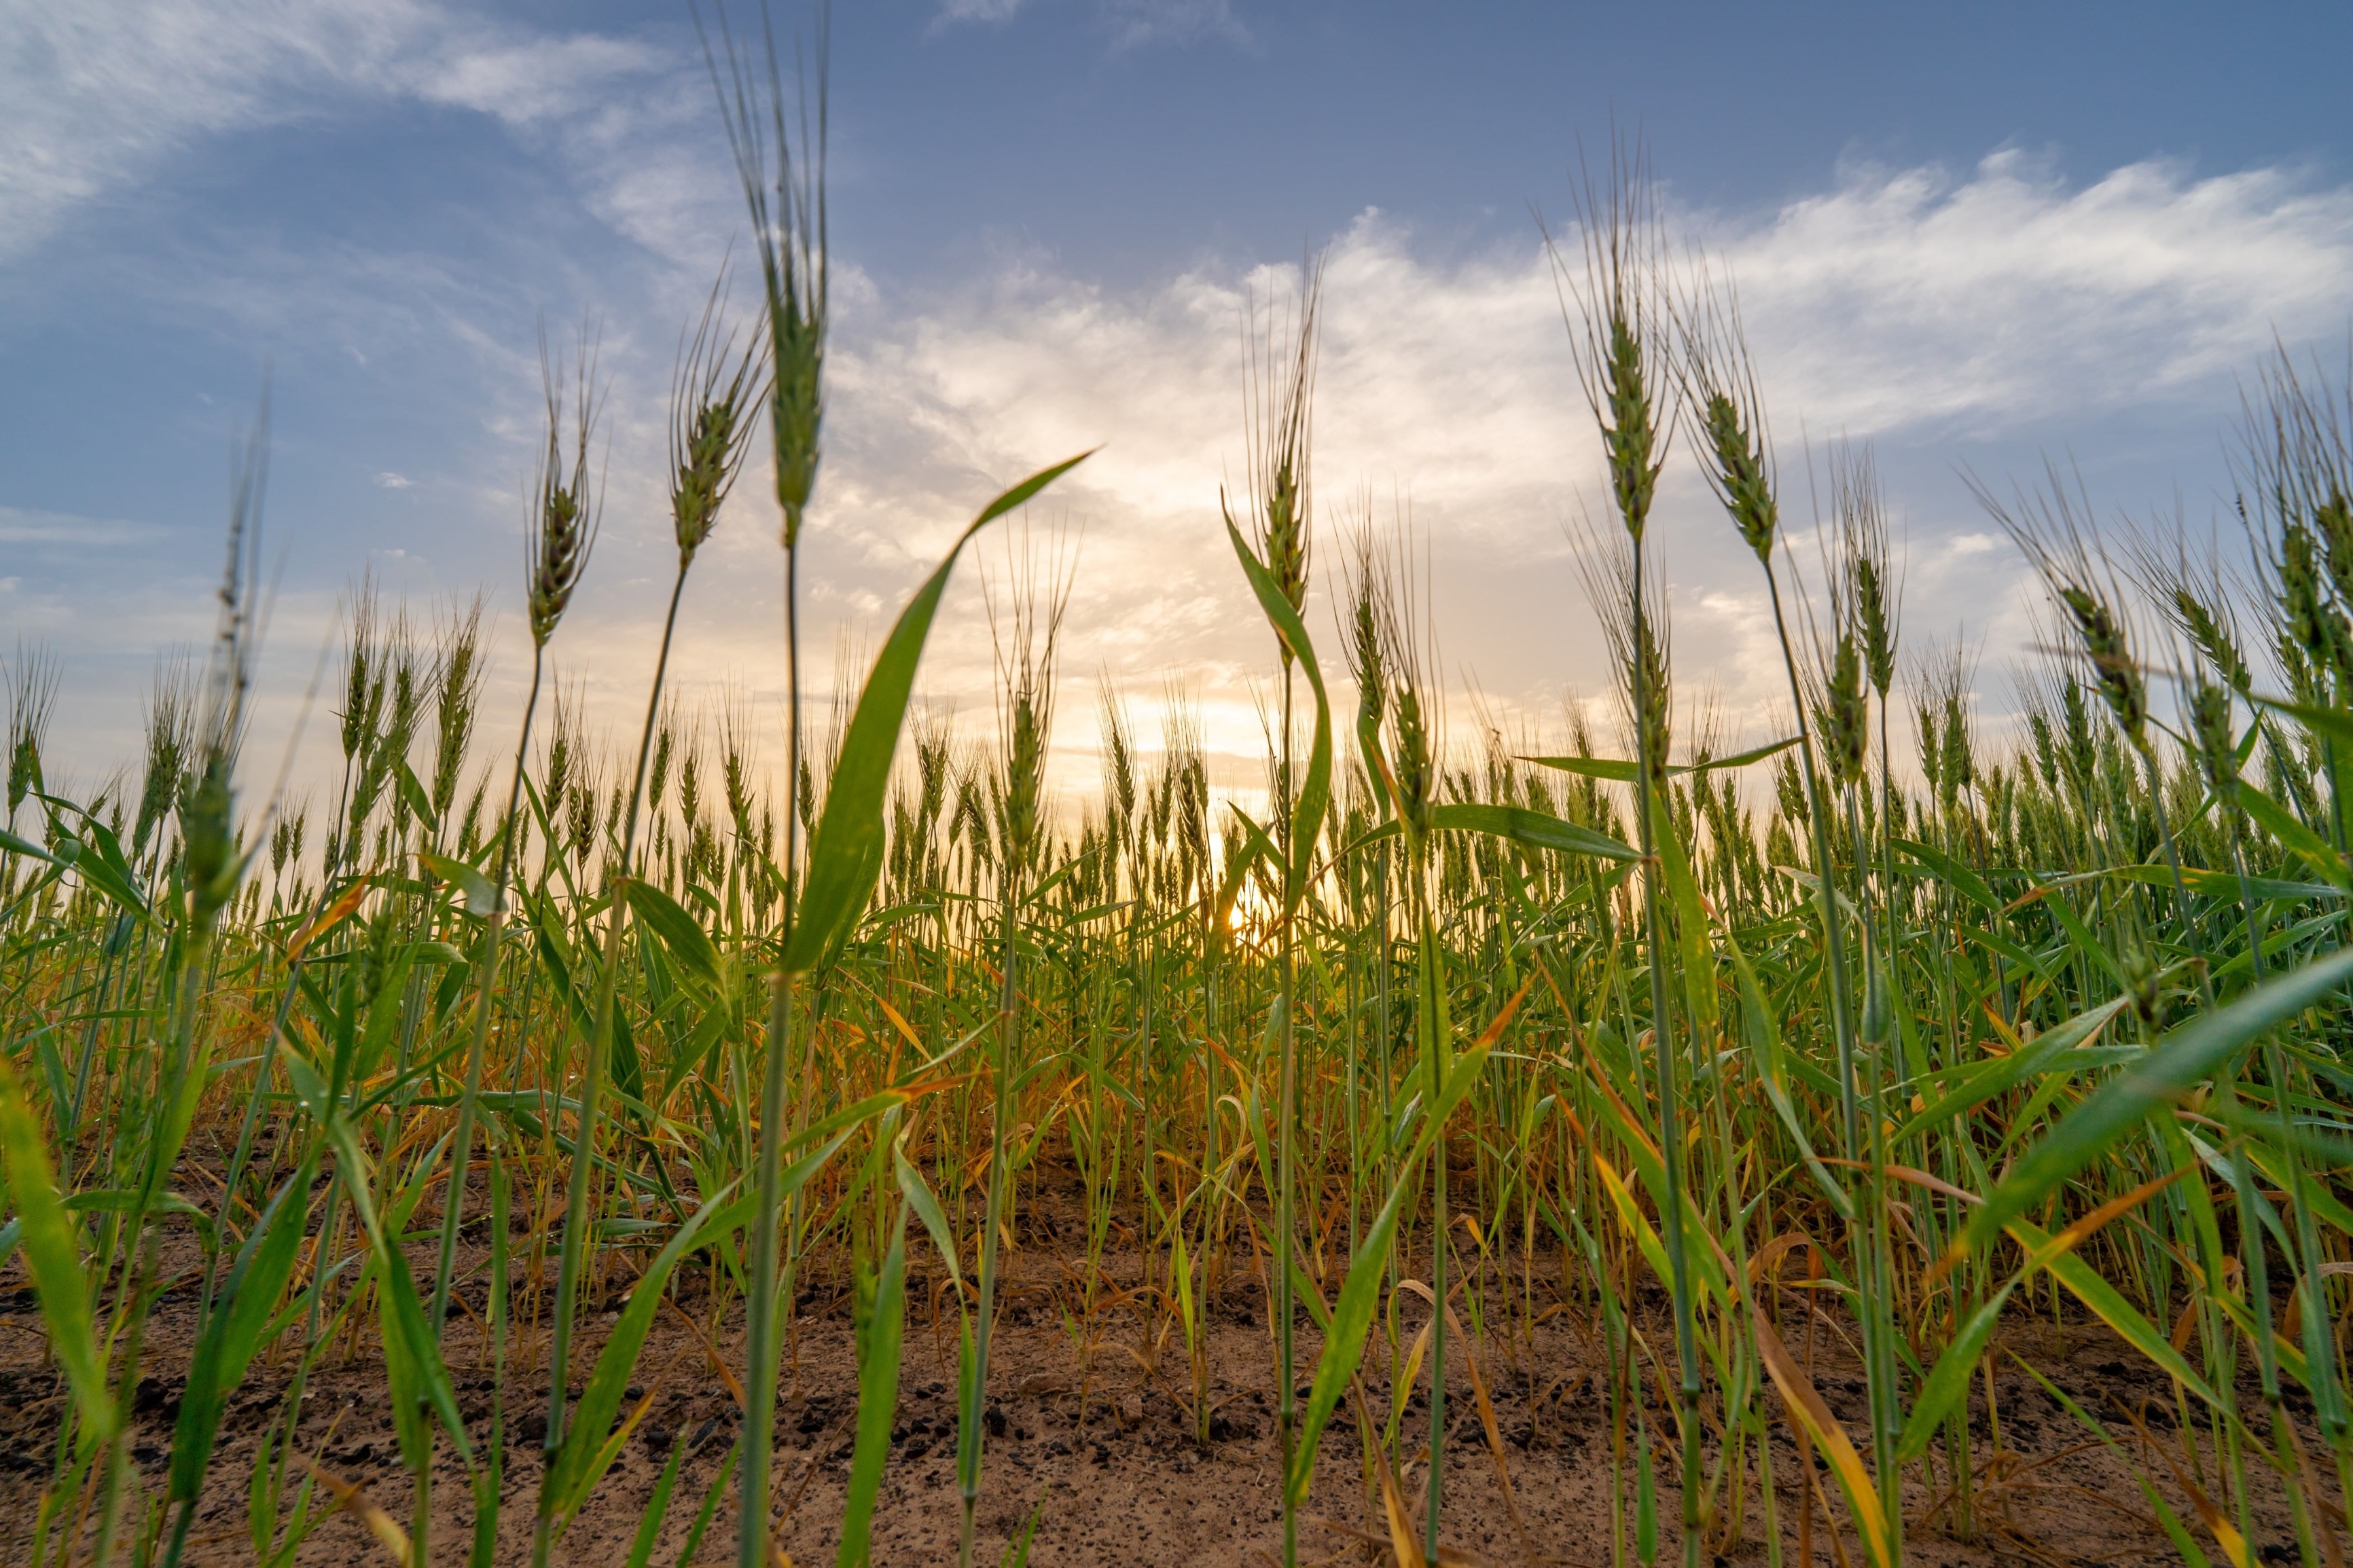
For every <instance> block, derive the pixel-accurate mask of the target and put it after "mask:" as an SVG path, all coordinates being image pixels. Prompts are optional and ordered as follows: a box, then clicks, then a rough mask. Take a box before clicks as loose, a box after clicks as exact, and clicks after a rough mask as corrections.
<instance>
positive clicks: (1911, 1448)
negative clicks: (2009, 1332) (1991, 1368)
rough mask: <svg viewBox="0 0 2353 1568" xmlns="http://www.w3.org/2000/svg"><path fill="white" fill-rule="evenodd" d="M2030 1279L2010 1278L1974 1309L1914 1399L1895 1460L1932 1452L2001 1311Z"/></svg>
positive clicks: (1965, 1392)
mask: <svg viewBox="0 0 2353 1568" xmlns="http://www.w3.org/2000/svg"><path fill="white" fill-rule="evenodd" d="M2025 1278H2026V1275H2025V1274H2024V1273H2023V1272H2021V1273H2018V1274H2014V1275H2012V1276H2011V1277H2010V1281H2009V1283H2008V1284H2005V1285H2004V1286H2003V1287H2002V1288H2001V1289H2000V1290H1997V1291H1995V1292H1994V1294H1993V1296H1992V1297H1991V1298H1990V1299H1989V1300H1987V1301H1986V1302H1985V1303H1984V1304H1983V1305H1981V1306H1979V1307H1978V1310H1976V1311H1974V1312H1971V1313H1970V1314H1969V1317H1968V1321H1967V1322H1965V1323H1963V1324H1962V1325H1961V1331H1960V1332H1959V1333H1957V1334H1955V1335H1954V1336H1953V1342H1952V1343H1950V1344H1948V1345H1947V1346H1946V1347H1945V1353H1944V1354H1942V1355H1940V1356H1938V1357H1937V1358H1936V1365H1935V1366H1934V1367H1932V1368H1931V1369H1929V1373H1928V1378H1927V1381H1926V1383H1923V1384H1921V1385H1920V1394H1919V1397H1918V1398H1917V1399H1915V1400H1914V1401H1913V1404H1912V1414H1911V1415H1910V1416H1909V1417H1907V1418H1906V1419H1905V1423H1904V1435H1903V1436H1901V1437H1900V1438H1898V1439H1897V1440H1896V1444H1895V1459H1896V1462H1897V1463H1898V1464H1904V1465H1908V1464H1910V1463H1911V1462H1912V1461H1913V1460H1915V1459H1916V1458H1919V1457H1920V1456H1921V1455H1922V1454H1925V1453H1926V1452H1927V1451H1928V1443H1929V1441H1930V1439H1932V1438H1933V1437H1935V1436H1936V1429H1937V1428H1938V1427H1939V1426H1943V1425H1944V1424H1945V1417H1946V1416H1947V1415H1951V1414H1952V1412H1953V1409H1954V1407H1955V1406H1956V1405H1959V1404H1960V1403H1961V1402H1962V1401H1963V1400H1965V1399H1967V1398H1968V1395H1969V1378H1970V1376H1971V1374H1973V1373H1975V1372H1976V1371H1977V1367H1978V1360H1979V1358H1981V1357H1982V1356H1983V1355H1984V1354H1985V1348H1986V1341H1987V1340H1988V1339H1989V1338H1991V1337H1992V1334H1993V1330H1994V1325H1995V1324H1996V1323H1997V1322H1999V1321H2000V1320H2001V1310H2002V1308H2003V1307H2004V1306H2005V1305H2006V1304H2007V1303H2008V1302H2009V1300H2010V1292H2011V1291H2012V1290H2015V1289H2018V1285H2019V1282H2020V1281H2021V1280H2022V1279H2025Z"/></svg>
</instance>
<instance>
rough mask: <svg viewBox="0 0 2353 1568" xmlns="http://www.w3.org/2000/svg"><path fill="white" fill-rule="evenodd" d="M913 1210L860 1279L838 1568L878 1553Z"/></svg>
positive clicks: (858, 1565) (903, 1212)
mask: <svg viewBox="0 0 2353 1568" xmlns="http://www.w3.org/2000/svg"><path fill="white" fill-rule="evenodd" d="M907 1208H908V1205H906V1204H903V1203H902V1204H901V1205H899V1217H898V1221H897V1223H896V1224H895V1225H893V1226H892V1229H891V1247H890V1250H889V1251H888V1252H886V1253H884V1254H883V1258H882V1268H881V1274H880V1276H879V1277H877V1278H876V1279H872V1280H871V1281H867V1280H860V1284H861V1285H864V1286H867V1287H868V1289H867V1290H864V1291H861V1292H860V1294H861V1295H868V1296H869V1300H867V1301H865V1302H863V1303H861V1305H862V1306H863V1309H864V1310H862V1311H860V1313H859V1319H860V1321H859V1322H858V1324H857V1335H858V1436H857V1441H856V1446H855V1447H854V1448H853V1449H852V1451H851V1454H850V1459H849V1490H848V1491H847V1492H846V1493H844V1495H843V1497H842V1503H841V1510H842V1512H841V1547H840V1550H839V1552H836V1553H835V1554H834V1562H835V1563H836V1564H837V1565H838V1568H865V1564H866V1563H867V1562H868V1561H869V1559H870V1558H871V1554H872V1532H873V1526H874V1503H875V1500H876V1499H877V1498H879V1497H880V1496H881V1491H882V1468H883V1467H884V1466H885V1465H887V1464H889V1463H890V1462H891V1424H892V1421H894V1420H895V1419H897V1417H898V1413H899V1348H900V1341H901V1338H902V1335H903V1334H904V1333H905V1331H906V1327H907Z"/></svg>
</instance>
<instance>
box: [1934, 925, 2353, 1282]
mask: <svg viewBox="0 0 2353 1568" xmlns="http://www.w3.org/2000/svg"><path fill="white" fill-rule="evenodd" d="M2348 980H2353V948H2343V949H2339V950H2338V951H2337V952H2333V953H2331V954H2329V955H2328V956H2327V957H2326V958H2322V959H2317V960H2316V961H2314V962H2313V963H2307V964H2306V965H2305V966H2304V967H2303V968H2301V969H2297V970H2294V971H2292V972H2290V973H2286V974H2283V975H2281V976H2279V977H2278V978H2277V979H2274V980H2271V981H2267V982H2265V983H2264V984H2262V985H2259V986H2257V987H2255V988H2254V989H2253V990H2252V991H2249V992H2247V993H2246V994H2244V995H2242V996H2241V997H2239V999H2238V1000H2236V1001H2234V1002H2232V1003H2231V1004H2230V1005H2228V1006H2225V1007H2221V1008H2218V1009H2216V1010H2215V1011H2213V1012H2211V1013H2204V1014H2200V1016H2197V1017H2195V1018H2192V1019H2191V1020H2190V1021H2189V1023H2187V1024H2184V1025H2183V1026H2180V1027H2179V1028H2178V1029H2175V1030H2173V1031H2172V1032H2171V1033H2170V1034H2168V1035H2167V1036H2166V1037H2165V1038H2164V1039H2163V1040H2162V1041H2160V1042H2158V1046H2157V1047H2156V1048H2155V1049H2154V1050H2152V1051H2150V1052H2149V1054H2148V1056H2147V1058H2145V1059H2143V1060H2142V1061H2141V1062H2140V1064H2139V1065H2138V1066H2137V1067H2133V1068H2127V1069H2126V1070H2125V1071H2124V1072H2122V1073H2120V1074H2118V1075H2117V1076H2116V1078H2115V1079H2111V1080H2110V1081H2109V1082H2108V1083H2107V1084H2105V1085H2104V1086H2103V1087H2102V1088H2100V1089H2098V1090H2096V1091H2095V1092H2094V1094H2093V1095H2092V1096H2091V1098H2090V1099H2088V1100H2084V1103H2083V1104H2082V1105H2080V1106H2078V1107H2076V1108H2075V1110H2073V1112H2072V1113H2071V1114H2069V1115H2068V1116H2067V1117H2066V1119H2065V1120H2063V1121H2061V1122H2060V1123H2059V1125H2058V1126H2056V1127H2054V1128H2052V1130H2051V1131H2050V1132H2049V1133H2048V1134H2047V1135H2046V1136H2045V1137H2044V1138H2043V1139H2042V1142H2040V1143H2038V1144H2036V1145H2035V1146H2034V1147H2033V1148H2032V1149H2031V1150H2030V1151H2028V1152H2027V1153H2026V1154H2025V1156H2024V1157H2023V1158H2021V1160H2020V1161H2019V1162H2018V1163H2017V1165H2016V1166H2015V1167H2014V1168H2013V1169H2012V1170H2011V1171H2010V1174H2009V1175H2008V1176H2007V1177H2006V1178H2004V1179H2003V1181H2002V1182H2001V1184H2000V1185H1999V1186H1997V1187H1995V1188H1994V1190H1993V1191H1992V1192H1991V1193H1989V1194H1987V1197H1986V1201H1985V1203H1984V1204H1983V1205H1980V1206H1979V1207H1978V1208H1977V1209H1976V1210H1975V1211H1974V1212H1973V1213H1972V1214H1971V1215H1970V1216H1969V1223H1968V1228H1967V1229H1965V1230H1964V1231H1962V1232H1961V1234H1960V1235H1959V1236H1958V1237H1956V1238H1955V1239H1954V1242H1953V1245H1952V1248H1951V1251H1950V1254H1949V1256H1958V1255H1961V1254H1964V1253H1967V1252H1968V1251H1969V1250H1971V1249H1973V1248H1975V1247H1982V1246H1984V1245H1985V1244H1986V1243H1987V1242H1988V1241H1989V1240H1991V1239H1992V1238H1993V1237H1996V1236H1999V1235H2000V1234H2001V1232H2002V1230H2003V1229H2004V1227H2006V1226H2009V1225H2010V1223H2011V1222H2012V1221H2014V1220H2017V1219H2018V1218H2019V1217H2020V1216H2021V1215H2024V1214H2025V1213H2026V1212H2027V1211H2028V1210H2029V1209H2031V1208H2033V1207H2034V1206H2035V1205H2037V1204H2039V1203H2041V1202H2042V1200H2043V1199H2044V1198H2045V1197H2047V1196H2049V1195H2050V1194H2051V1193H2052V1190H2053V1189H2055V1188H2056V1187H2058V1185H2059V1184H2061V1183H2062V1182H2064V1181H2066V1180H2067V1179H2068V1178H2069V1177H2071V1176H2073V1175H2074V1174H2075V1173H2076V1172H2078V1171H2080V1170H2082V1169H2083V1168H2084V1166H2086V1165H2088V1164H2090V1163H2092V1162H2093V1161H2094V1160H2096V1159H2098V1158H2099V1157H2100V1155H2101V1154H2102V1153H2103V1152H2105V1151H2106V1150H2107V1149H2108V1147H2109V1146H2110V1145H2111V1144H2113V1143H2115V1142H2116V1141H2117V1140H2118V1139H2120V1138H2122V1137H2124V1136H2125V1135H2126V1133H2127V1132H2129V1131H2131V1130H2132V1129H2133V1128H2135V1127H2137V1126H2138V1125H2139V1124H2140V1121H2141V1119H2142V1118H2144V1117H2146V1116H2147V1115H2148V1114H2149V1113H2150V1112H2151V1111H2154V1110H2161V1109H2163V1108H2165V1107H2167V1106H2169V1105H2171V1104H2172V1103H2173V1102H2174V1101H2175V1100H2179V1099H2180V1098H2181V1097H2182V1096H2184V1095H2186V1094H2188V1093H2189V1091H2190V1090H2191V1089H2194V1088H2196V1087H2197V1086H2198V1084H2199V1083H2200V1082H2201V1081H2203V1080H2204V1079H2207V1078H2208V1077H2210V1076H2211V1075H2212V1074H2213V1073H2214V1072H2215V1071H2216V1070H2217V1069H2218V1068H2221V1066H2222V1065H2223V1064H2224V1063H2225V1062H2227V1061H2229V1060H2230V1058H2232V1057H2233V1056H2235V1055H2237V1054H2238V1053H2239V1052H2240V1051H2242V1050H2243V1049H2245V1048H2246V1047H2248V1046H2249V1045H2250V1044H2252V1043H2253V1041H2254V1040H2255V1038H2256V1037H2258V1036H2260V1035H2261V1034H2263V1031H2264V1030H2266V1029H2269V1028H2272V1027H2273V1026H2276V1025H2278V1024H2280V1023H2282V1022H2284V1021H2285V1020H2286V1019H2288V1018H2291V1017H2294V1016H2295V1015H2296V1014H2298V1013H2300V1012H2302V1011H2303V1010H2304V1009H2305V1008H2306V1007H2309V1006H2312V1005H2314V1004H2316V1003H2317V1002H2320V1001H2323V1000H2325V999H2326V998H2327V996H2328V995H2329V994H2331V993H2332V992H2334V991H2336V990H2337V988H2338V987H2339V986H2341V985H2343V984H2346V983H2347V982H2348Z"/></svg>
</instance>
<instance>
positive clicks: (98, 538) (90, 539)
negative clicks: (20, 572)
mask: <svg viewBox="0 0 2353 1568" xmlns="http://www.w3.org/2000/svg"><path fill="white" fill-rule="evenodd" d="M163 536H164V530H162V529H160V528H158V527H156V526H155V525H154V524H153V523H152V522H131V521H124V520H122V519H120V518H102V517H82V516H80V515H79V514H77V513H74V512H68V511H36V510H27V509H26V508H24V507H16V506H0V544H16V545H33V546H41V547H46V548H48V549H52V550H107V549H112V548H114V547H115V546H118V545H125V544H149V543H153V542H154V541H156V540H158V539H160V538H162V537H163Z"/></svg>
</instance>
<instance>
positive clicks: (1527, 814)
mask: <svg viewBox="0 0 2353 1568" xmlns="http://www.w3.org/2000/svg"><path fill="white" fill-rule="evenodd" d="M1430 826H1432V827H1440V828H1449V827H1451V828H1456V829H1460V830H1461V831H1463V832H1468V833H1489V834H1493V835H1494V836H1495V837H1498V838H1508V839H1510V840H1512V841H1513V842H1514V843H1515V844H1523V845H1525V846H1526V847H1529V848H1531V849H1557V850H1559V851H1561V852H1562V853H1563V854H1567V855H1591V856H1595V857H1597V858H1600V859H1604V860H1639V859H1641V853H1640V851H1638V850H1636V849H1634V848H1632V847H1630V846H1627V845H1624V844H1620V842H1619V841H1618V840H1616V839H1615V838H1612V837H1609V835H1608V834H1606V833H1597V832H1595V831H1594V830H1593V829H1592V828H1590V827H1580V826H1577V824H1576V823H1574V822H1563V821H1562V820H1561V819H1560V818H1559V817H1557V816H1546V814H1545V813H1543V812H1541V811H1531V810H1529V809H1528V808H1527V807H1525V806H1520V805H1487V804H1484V803H1482V802H1461V803H1457V804H1454V805H1440V806H1437V807H1434V808H1432V810H1431V812H1430Z"/></svg>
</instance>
